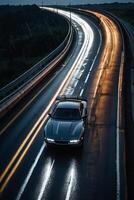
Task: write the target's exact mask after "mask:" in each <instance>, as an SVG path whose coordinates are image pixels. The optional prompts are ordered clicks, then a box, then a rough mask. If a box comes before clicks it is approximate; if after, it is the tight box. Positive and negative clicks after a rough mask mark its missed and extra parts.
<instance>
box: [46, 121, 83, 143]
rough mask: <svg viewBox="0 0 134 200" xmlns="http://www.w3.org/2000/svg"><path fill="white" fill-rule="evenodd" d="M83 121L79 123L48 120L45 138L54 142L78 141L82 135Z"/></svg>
mask: <svg viewBox="0 0 134 200" xmlns="http://www.w3.org/2000/svg"><path fill="white" fill-rule="evenodd" d="M83 130H84V127H83V120H79V121H59V120H55V119H49V120H48V123H47V125H46V127H45V137H46V138H51V139H54V140H64V141H65V140H73V139H79V138H80V136H81V134H82V133H83Z"/></svg>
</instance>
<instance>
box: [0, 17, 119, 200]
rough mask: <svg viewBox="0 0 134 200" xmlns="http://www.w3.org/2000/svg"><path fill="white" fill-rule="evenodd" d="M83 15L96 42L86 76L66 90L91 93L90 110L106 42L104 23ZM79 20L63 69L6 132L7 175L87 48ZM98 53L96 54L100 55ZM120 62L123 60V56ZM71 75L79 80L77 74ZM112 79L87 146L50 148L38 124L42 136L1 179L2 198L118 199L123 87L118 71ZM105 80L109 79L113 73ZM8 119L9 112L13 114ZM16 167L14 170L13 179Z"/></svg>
mask: <svg viewBox="0 0 134 200" xmlns="http://www.w3.org/2000/svg"><path fill="white" fill-rule="evenodd" d="M80 17H82V19H83V20H86V22H87V23H88V24H90V26H91V29H92V31H93V35H94V39H93V44H92V45H91V48H90V50H89V52H88V55H87V57H86V59H84V62H83V64H82V67H81V68H80V71H79V74H80V73H81V76H80V77H79V78H78V77H77V78H78V82H77V84H76V85H75V83H76V80H75V81H74V82H72V81H70V83H69V84H71V86H72V84H74V85H73V87H71V89H70V85H69V86H67V87H68V88H69V89H68V90H67V89H65V90H64V93H66V92H67V93H71V95H74V96H75V95H76V96H77V95H81V96H82V97H87V99H88V105H89V108H90V107H91V104H92V101H93V100H94V99H93V90H94V87H95V86H94V85H95V83H97V78H98V71H99V69H98V63H99V61H100V60H99V59H100V56H101V51H103V47H104V42H102V37H101V34H100V31H99V28H98V27H99V25H98V24H96V25H95V24H94V23H92V21H91V20H90V18H88V19H87V18H85V17H83V16H80ZM74 23H75V26H76V27H75V28H76V30H77V34H76V35H77V36H76V42H75V44H74V48H73V50H72V51H71V52H70V55H69V56H68V58H67V60H66V61H65V63H64V64H63V67H62V68H61V69H60V72H56V74H55V77H54V78H53V80H52V81H50V83H49V84H47V86H45V85H46V83H45V85H42V88H43V87H44V89H42V91H41V92H40V94H39V95H38V96H37V97H36V99H35V100H33V102H32V103H31V104H30V105H29V106H28V107H27V108H26V109H25V110H24V111H23V112H22V113H21V114H20V115H19V117H17V119H16V120H15V121H14V122H13V123H12V124H11V125H10V126H9V127H8V128H7V129H6V131H5V132H4V133H3V134H2V136H1V139H0V147H1V150H0V160H1V161H2V162H1V163H0V165H1V167H0V174H2V173H3V171H4V169H5V168H6V166H7V165H8V163H9V161H10V160H11V159H12V158H13V156H14V154H15V152H16V151H17V150H18V148H19V147H20V146H21V145H22V142H23V141H24V139H25V138H26V136H27V135H28V134H29V132H30V130H31V129H32V128H33V126H34V124H35V123H36V122H37V120H38V118H39V117H40V115H41V114H42V112H43V111H44V110H45V109H46V108H47V106H48V104H49V102H50V100H51V99H52V98H53V95H54V93H55V92H56V91H57V89H58V88H59V87H60V85H61V83H62V81H63V80H64V79H65V77H66V75H67V73H68V71H69V70H70V68H71V66H72V65H73V63H74V61H75V59H76V57H77V55H78V53H79V52H80V49H81V48H82V45H83V43H84V40H85V38H86V36H85V33H84V31H83V28H82V27H81V25H80V24H79V22H78V21H75V19H74ZM97 26H98V27H97ZM89 38H90V37H89ZM90 39H91V38H90ZM96 55H97V57H95V56H96ZM117 62H120V60H118V61H117ZM64 65H65V66H64ZM91 68H92V70H91V72H90V69H91ZM113 70H114V69H113ZM89 72H90V73H89ZM88 74H89V76H88ZM110 78H111V77H110ZM72 79H76V77H75V73H74V76H73V77H72ZM72 79H71V80H72ZM111 79H112V80H111V82H110V85H109V86H108V89H106V90H108V91H107V92H105V93H103V94H102V95H101V99H100V101H99V103H98V104H97V106H96V115H95V116H96V117H97V119H96V121H95V123H92V122H91V119H89V120H88V126H87V129H86V133H85V140H84V147H83V149H77V148H76V149H74V148H72V149H68V148H58V149H57V148H56V149H55V148H52V149H51V148H48V147H47V146H46V144H45V143H44V140H43V127H44V124H43V125H42V126H41V128H40V129H39V131H38V130H37V129H38V128H36V130H35V132H36V131H37V132H38V134H37V136H36V138H35V139H34V141H33V142H32V144H31V146H30V148H29V149H28V151H27V152H26V154H24V157H23V159H22V160H21V156H22V155H23V153H25V150H26V149H27V146H28V145H29V144H30V141H31V140H32V137H30V138H29V139H28V140H27V142H26V144H25V145H24V146H23V148H22V149H21V150H20V152H19V154H18V155H17V156H16V158H15V162H14V163H13V165H12V167H11V169H9V171H8V170H7V171H8V172H7V173H6V175H5V177H4V179H3V180H2V184H4V183H5V180H6V178H7V184H6V186H5V188H4V190H3V191H2V194H1V199H2V200H10V199H18V200H19V199H30V200H32V199H34V200H35V199H38V200H40V199H47V200H54V199H56V200H63V199H65V200H69V199H70V200H72V199H73V200H76V199H77V200H105V199H106V200H107V199H108V200H114V199H116V165H115V162H116V161H115V160H116V113H117V87H114V85H118V70H116V72H115V71H114V72H113V73H112V78H111ZM106 81H107V82H109V81H110V80H109V76H108V77H107V79H106ZM111 83H112V85H111ZM68 91H69V92H68ZM103 111H104V112H103ZM101 113H102V114H101ZM6 119H7V118H6V117H5V119H3V124H4V123H5V121H6ZM9 119H10V116H8V120H9ZM19 159H20V160H21V161H20V164H18V165H16V163H17V162H18V160H19ZM12 170H14V171H15V172H13V175H12V176H11V178H10V180H9V181H8V177H10V174H12ZM0 186H1V185H0Z"/></svg>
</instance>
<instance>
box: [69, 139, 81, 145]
mask: <svg viewBox="0 0 134 200" xmlns="http://www.w3.org/2000/svg"><path fill="white" fill-rule="evenodd" d="M69 142H70V143H71V144H77V143H79V142H80V140H70V141H69Z"/></svg>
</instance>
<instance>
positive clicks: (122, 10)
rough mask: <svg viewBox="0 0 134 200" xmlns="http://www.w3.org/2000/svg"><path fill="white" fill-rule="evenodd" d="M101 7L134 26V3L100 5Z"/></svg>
mask: <svg viewBox="0 0 134 200" xmlns="http://www.w3.org/2000/svg"><path fill="white" fill-rule="evenodd" d="M99 7H100V8H102V9H104V10H107V11H109V12H111V13H113V14H115V15H116V16H118V17H119V18H121V19H123V20H125V21H127V22H128V23H130V24H131V25H133V26H134V3H111V4H100V5H99Z"/></svg>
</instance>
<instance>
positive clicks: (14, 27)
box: [0, 5, 68, 87]
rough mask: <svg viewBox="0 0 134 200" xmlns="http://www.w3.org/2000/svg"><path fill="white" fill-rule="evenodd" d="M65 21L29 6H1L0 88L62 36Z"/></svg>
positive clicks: (56, 42)
mask: <svg viewBox="0 0 134 200" xmlns="http://www.w3.org/2000/svg"><path fill="white" fill-rule="evenodd" d="M67 31H68V25H67V22H66V21H65V20H64V19H63V18H62V17H61V16H58V15H57V14H55V13H51V12H48V11H42V10H41V9H39V8H38V7H37V6H36V5H32V6H8V5H7V6H0V87H2V86H4V85H5V84H6V83H8V82H10V81H11V80H13V79H14V78H15V77H17V76H18V75H20V74H21V73H23V72H24V71H26V70H27V69H28V68H29V67H31V66H32V65H34V64H35V63H36V62H37V61H38V60H39V59H41V58H42V57H44V56H46V55H47V54H48V53H50V52H51V51H52V50H53V49H55V48H56V47H57V46H58V45H59V44H60V43H61V42H62V41H63V39H64V38H65V36H66V34H67Z"/></svg>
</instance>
